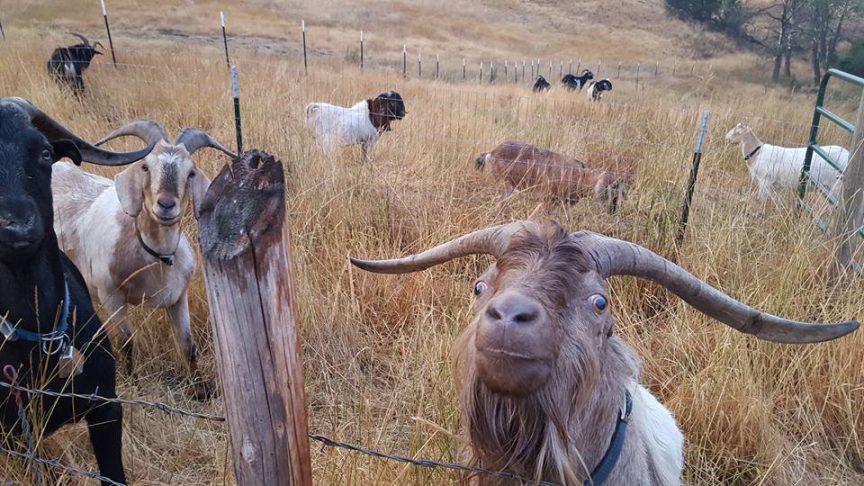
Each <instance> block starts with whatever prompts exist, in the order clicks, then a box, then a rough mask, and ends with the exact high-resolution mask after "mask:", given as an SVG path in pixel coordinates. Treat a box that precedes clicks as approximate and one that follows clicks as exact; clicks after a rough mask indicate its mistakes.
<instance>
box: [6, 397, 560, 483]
mask: <svg viewBox="0 0 864 486" xmlns="http://www.w3.org/2000/svg"><path fill="white" fill-rule="evenodd" d="M0 387H3V388H7V389H10V390H13V391H15V392H23V393H26V394H28V395H31V396H47V397H52V398H72V399H83V400H90V401H96V402H103V403H119V404H121V405H134V406H140V407H143V408H149V409H153V410H158V411H160V412H164V413H167V414H169V415H181V416H186V417H190V418H194V419H199V420H209V421H214V422H222V423H225V422H226V419H225V417H224V416H219V415H210V414H205V413H199V412H191V411H188V410H183V409H180V408H177V407H173V406H171V405H168V404H166V403H162V402H155V401H150V400H133V399H126V398H109V397H103V396H99V395H97V394H95V393H93V394H80V393H62V392H54V391H50V390H42V389H34V388H28V387H25V386H21V385H15V384H13V383H8V382H4V381H0ZM309 438H310V439H312V440H314V441H317V442H320V443H321V444H322V446H324V447H331V448H336V449H343V450H347V451H352V452H357V453H360V454H363V455H366V456H370V457H375V458H378V459H384V460H390V461H395V462H401V463H404V464H410V465H413V466H417V467H424V468H427V469H448V470H451V471H459V472H466V473H471V474H483V475H486V476H490V477H496V478H499V479H507V480H511V481H518V482H522V483H529V482H533V480H532V479H529V478H524V477H522V476H519V475H517V474H514V473H510V472H507V471H496V470H492V469H485V468H481V467H475V466H468V465H465V464H459V463H451V462H442V461H435V460H432V459H413V458H410V457H408V456H403V455H400V454H393V453H386V452H381V451H378V450H375V449H370V448H367V447H363V446H359V445H356V444H351V443H348V442H343V441H338V440H335V439H331V438H330V437H327V436H325V435H321V434H309ZM0 453H2V454H6V455H8V456H12V457H15V458H18V459H22V460H25V461H30V462H34V463H37V464H40V465H43V466H48V467H51V468H54V469H60V470H63V471H65V472H67V473H69V474H74V475H78V476H82V477H86V478H90V479H96V480H99V481H103V482H106V483H108V484H111V485H118V486H123V485H122V484H120V483H117V482H115V481H112V480H111V479H108V478H105V477H103V476H100V475H99V474H97V473H95V472H92V471H87V470H84V469H80V468H77V467H74V466H71V465H68V464H64V463H62V462H61V461H60V460H58V459H42V458H40V457H37V456H36V453H35V451H30V452H29V453H23V452H18V451H14V450H11V449H7V448H5V447H3V446H2V444H0ZM536 484H540V485H544V486H558V485H557V484H556V483H552V482H548V481H540V482H538V483H536Z"/></svg>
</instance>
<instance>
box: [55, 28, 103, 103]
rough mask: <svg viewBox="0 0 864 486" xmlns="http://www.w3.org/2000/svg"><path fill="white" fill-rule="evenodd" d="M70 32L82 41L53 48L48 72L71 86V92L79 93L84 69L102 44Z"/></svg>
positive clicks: (82, 89) (81, 90)
mask: <svg viewBox="0 0 864 486" xmlns="http://www.w3.org/2000/svg"><path fill="white" fill-rule="evenodd" d="M71 34H72V35H74V36H75V37H78V38H79V39H81V41H82V43H81V44H75V45H73V46H68V47H58V48H56V49H54V52H53V53H52V54H51V59H49V60H48V72H49V73H50V74H51V75H52V76H53V77H54V79H55V80H57V82H58V83H61V84H65V85H67V86H69V87H70V88H72V91H73V92H75V93H76V94H80V93H82V92H83V91H84V77H83V74H84V70H85V69H87V68H88V67H90V61H92V60H93V56H95V55H97V54H99V55H101V54H102V53H101V52H99V51H98V50H97V47H102V44H100V43H99V42H96V43H95V44H90V41H89V40H87V38H86V37H84V36H83V35H81V34H78V33H76V32H71Z"/></svg>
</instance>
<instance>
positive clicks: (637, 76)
mask: <svg viewBox="0 0 864 486" xmlns="http://www.w3.org/2000/svg"><path fill="white" fill-rule="evenodd" d="M640 69H642V63H641V62H637V63H636V87H637V88H638V87H639V70H640Z"/></svg>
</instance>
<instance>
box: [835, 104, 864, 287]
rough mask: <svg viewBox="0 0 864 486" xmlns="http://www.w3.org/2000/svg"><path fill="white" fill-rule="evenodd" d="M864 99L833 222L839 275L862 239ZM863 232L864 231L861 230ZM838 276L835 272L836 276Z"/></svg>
mask: <svg viewBox="0 0 864 486" xmlns="http://www.w3.org/2000/svg"><path fill="white" fill-rule="evenodd" d="M862 145H864V97H862V98H861V101H860V103H859V106H858V119H857V121H856V122H855V133H854V134H853V136H852V146H851V147H849V149H850V152H852V156H851V157H850V158H849V163H848V164H847V166H846V171H845V172H844V173H843V194H842V195H841V197H840V201H838V203H837V210H836V211H835V214H836V215H837V217H836V219H835V220H834V223H833V226H834V228H833V229H834V231H833V234H834V235H836V236H837V238H838V240H839V246H838V247H837V253H836V263H837V268H836V269H835V270H836V271H838V272H842V271H843V270H845V269H846V268H849V267H850V266H851V265H852V262H853V257H854V256H855V254H856V250H857V249H859V248H860V245H861V238H860V237H859V235H858V231H859V230H862V229H861V225H862V224H864V221H862V219H864V147H862ZM862 231H864V230H862ZM835 273H836V272H835Z"/></svg>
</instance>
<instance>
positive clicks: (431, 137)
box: [0, 31, 864, 485]
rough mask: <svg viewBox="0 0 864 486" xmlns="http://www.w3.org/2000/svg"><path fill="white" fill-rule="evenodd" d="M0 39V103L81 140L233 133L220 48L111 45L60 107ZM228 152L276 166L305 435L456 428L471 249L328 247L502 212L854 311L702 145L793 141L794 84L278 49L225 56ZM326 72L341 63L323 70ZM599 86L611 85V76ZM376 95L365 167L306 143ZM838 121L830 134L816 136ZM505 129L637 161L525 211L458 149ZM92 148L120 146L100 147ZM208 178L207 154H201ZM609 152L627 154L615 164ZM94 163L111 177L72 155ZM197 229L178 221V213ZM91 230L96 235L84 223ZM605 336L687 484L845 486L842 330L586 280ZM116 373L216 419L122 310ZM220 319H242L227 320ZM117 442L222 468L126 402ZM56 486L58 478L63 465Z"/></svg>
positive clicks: (365, 471)
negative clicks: (832, 338)
mask: <svg viewBox="0 0 864 486" xmlns="http://www.w3.org/2000/svg"><path fill="white" fill-rule="evenodd" d="M14 33H15V34H16V35H15V36H10V38H12V39H15V40H12V41H10V42H9V44H8V45H9V47H10V48H5V46H4V48H3V49H2V50H0V66H2V69H0V95H2V96H7V95H17V96H24V97H27V98H29V99H31V100H32V101H33V102H35V103H36V104H37V105H38V106H40V107H41V108H42V109H43V110H45V111H46V112H48V113H50V114H51V115H53V116H54V117H56V118H57V119H58V120H60V121H62V122H64V123H65V124H66V125H67V126H69V127H71V128H72V129H74V130H75V131H76V132H77V133H79V134H80V135H82V136H85V137H86V138H88V139H95V138H97V137H99V136H101V135H103V134H105V133H107V132H108V131H109V130H111V129H113V128H116V127H117V126H118V125H120V124H121V123H124V122H126V121H129V120H133V119H136V118H152V119H155V120H158V121H159V122H161V123H162V124H163V125H165V127H166V128H167V129H168V130H169V131H170V132H171V133H173V134H176V133H178V132H179V130H180V129H181V128H182V127H185V126H196V127H199V128H203V129H205V130H208V131H209V132H210V133H211V134H213V135H214V136H215V137H216V138H218V139H220V140H222V141H223V142H231V141H232V140H233V124H232V112H231V102H230V99H229V97H228V96H229V95H228V93H229V86H228V76H227V73H226V71H225V67H224V64H223V63H222V60H221V58H219V57H218V54H217V55H213V56H205V58H204V59H203V60H202V59H201V58H200V56H199V53H198V52H197V51H196V50H194V49H188V50H187V51H186V52H180V53H178V54H177V55H174V56H172V57H170V58H167V59H166V58H164V57H162V56H159V55H154V54H147V53H144V54H129V53H127V54H126V55H124V58H125V59H126V62H128V63H130V64H141V65H150V66H153V67H152V68H144V67H134V66H125V67H121V68H118V69H114V68H112V67H111V66H110V65H108V64H106V63H105V62H104V61H103V60H100V62H99V64H97V65H95V66H94V67H93V68H92V69H91V71H90V72H88V73H87V83H88V85H89V86H90V93H89V94H88V96H87V97H86V98H85V99H84V100H83V101H82V102H78V101H75V100H74V99H71V98H70V97H69V96H68V95H67V94H66V93H64V92H62V91H60V90H59V89H58V88H57V87H56V86H55V85H54V84H53V83H52V82H51V81H50V80H49V79H48V77H47V75H46V73H45V68H44V60H45V59H46V58H47V54H46V53H47V52H50V47H51V44H50V43H49V42H46V41H44V40H42V39H40V38H39V37H37V35H36V34H33V33H29V32H26V31H17V32H14ZM238 62H239V63H240V69H241V83H242V86H241V93H242V107H243V114H244V117H243V123H244V135H245V144H246V146H247V147H256V148H263V149H266V150H268V151H270V152H272V153H274V154H276V155H278V156H279V157H280V158H281V159H282V161H283V162H284V164H285V165H286V167H287V168H288V171H287V177H288V179H289V180H288V185H289V188H290V192H289V197H288V203H287V208H286V210H287V214H288V221H289V222H290V225H291V234H292V244H293V247H294V255H295V257H296V259H297V261H296V262H295V268H296V273H295V278H296V284H297V289H298V303H299V307H300V314H301V321H300V322H301V329H300V335H301V337H302V340H303V351H304V365H305V374H306V386H307V391H308V397H309V420H310V429H311V431H313V432H315V433H322V434H325V435H328V436H331V437H333V438H337V439H340V440H346V441H349V442H354V443H357V444H362V445H364V446H368V447H373V448H379V449H382V450H385V451H394V452H399V453H402V454H406V455H409V456H416V457H423V458H432V459H438V460H444V461H453V460H456V456H455V453H456V451H457V449H458V448H460V447H461V446H462V445H464V443H463V439H462V438H460V437H459V436H458V435H457V431H459V430H460V428H459V415H458V411H457V407H456V396H455V394H454V393H453V385H452V382H451V377H450V364H449V363H450V359H449V350H450V346H451V344H452V343H453V341H454V338H455V336H456V335H457V334H458V333H459V331H460V329H461V328H462V326H463V325H464V324H465V323H466V322H467V320H468V318H469V316H468V305H469V302H470V298H471V294H470V282H471V280H472V278H473V277H474V276H475V275H477V274H478V272H479V271H481V270H482V268H483V266H484V265H485V264H486V263H487V262H486V260H485V259H481V258H470V259H462V260H459V261H456V262H452V263H449V264H447V265H443V266H441V267H437V268H435V269H432V270H429V271H426V272H422V273H418V274H411V275H406V276H398V277H397V276H380V275H370V274H365V273H362V272H359V271H357V270H356V269H354V268H352V267H351V266H349V264H348V256H349V255H358V256H363V257H384V256H394V255H402V254H405V253H407V252H411V251H416V250H420V249H423V248H425V247H428V246H430V245H433V244H436V243H439V242H441V241H444V240H446V239H448V238H451V237H453V236H454V235H458V234H461V233H465V232H468V231H471V230H474V229H477V228H480V227H484V226H487V225H491V224H495V223H501V222H506V221H511V220H514V219H521V218H535V219H544V218H551V219H555V220H558V221H559V222H561V223H562V224H564V225H565V226H566V227H568V228H570V229H571V230H577V229H588V230H594V231H599V232H603V233H606V234H609V235H611V236H615V237H619V238H625V239H629V240H631V241H634V242H638V243H640V244H642V245H644V246H647V247H649V248H651V249H653V250H655V251H657V252H658V253H660V254H663V255H666V256H668V257H675V258H677V259H678V261H679V262H680V263H681V265H682V266H684V267H685V268H687V269H689V270H690V271H691V272H693V273H694V274H695V275H697V276H699V277H700V278H703V279H705V280H706V281H708V282H710V283H712V284H714V285H716V286H717V287H719V288H720V289H723V290H724V291H726V292H728V293H730V294H731V295H733V296H734V297H736V298H739V299H741V300H743V301H744V302H747V303H749V304H751V305H754V306H757V307H759V308H761V309H764V310H766V311H768V312H772V313H775V314H779V315H783V316H788V317H791V318H798V319H806V320H816V321H838V320H845V319H848V318H851V317H858V318H861V317H862V314H864V312H862V310H864V284H862V280H861V279H860V277H854V278H851V279H849V280H848V281H847V282H846V283H844V284H843V285H838V286H833V285H831V284H829V282H828V280H827V278H826V276H825V275H826V273H825V269H826V262H827V258H828V255H829V254H830V249H831V244H832V242H831V241H829V240H827V239H826V238H825V237H824V236H823V235H822V234H821V233H819V232H818V230H816V229H814V227H813V225H812V224H811V223H810V222H809V221H808V220H807V219H806V218H803V217H800V216H799V215H798V213H797V212H796V211H795V210H794V205H793V204H792V203H791V200H787V201H786V202H787V203H789V204H786V205H785V206H782V207H779V208H770V209H769V210H768V211H767V212H766V213H765V214H764V215H761V216H760V215H758V214H757V213H758V209H759V208H758V207H757V206H756V205H755V204H754V203H753V202H752V193H751V188H750V181H749V176H748V174H747V171H746V168H745V166H744V164H743V162H742V161H741V160H740V156H739V153H738V151H737V149H735V148H732V147H729V146H727V145H726V144H725V142H724V141H723V139H722V135H723V133H725V131H726V130H728V128H730V127H731V126H732V125H734V123H737V122H739V121H745V122H749V123H750V124H751V125H753V126H754V127H758V128H757V130H758V133H759V134H760V136H762V137H763V138H764V139H765V140H766V141H773V142H775V143H785V144H789V145H792V144H800V143H802V142H803V141H805V140H806V137H807V132H808V124H809V119H810V112H811V109H812V108H811V103H812V100H811V97H810V96H808V95H802V94H792V93H788V92H781V91H773V90H772V91H766V90H764V89H763V88H761V87H758V86H754V85H748V84H744V83H734V82H731V81H726V85H725V86H722V85H720V84H719V83H716V82H715V81H716V79H715V78H687V79H668V80H667V81H666V82H663V83H654V84H647V85H643V86H641V87H640V88H639V89H638V90H637V89H635V88H634V86H633V85H632V83H628V82H621V83H616V85H615V91H613V92H612V94H611V95H610V96H608V97H607V99H605V100H604V102H603V103H599V104H589V103H588V102H587V101H586V100H585V99H584V96H582V95H579V94H573V93H566V92H563V91H562V90H560V89H554V90H553V91H552V92H550V93H548V94H546V95H542V96H537V95H533V94H532V93H530V91H529V89H528V87H527V86H522V85H519V86H516V85H510V84H505V85H499V86H495V87H489V86H482V87H481V86H476V85H475V84H473V83H471V84H445V83H441V82H435V81H417V80H403V79H401V77H398V76H396V75H394V74H393V73H387V72H372V71H367V72H363V73H361V72H358V71H356V70H353V69H345V68H343V67H341V66H338V65H333V66H328V67H327V68H326V69H324V68H316V69H314V70H313V71H312V72H310V74H309V76H308V77H306V76H303V75H302V73H301V72H299V71H298V69H297V66H296V64H295V63H292V62H285V61H284V60H280V59H278V58H272V57H263V56H254V55H252V54H245V55H240V56H238ZM334 73H340V74H339V75H334ZM613 81H614V80H613ZM386 89H395V90H397V91H398V92H400V93H401V94H402V95H403V97H404V98H405V100H406V104H407V109H408V112H409V114H408V116H407V117H406V118H405V120H403V121H401V122H398V123H395V124H394V131H393V132H392V133H387V134H385V135H384V136H383V137H382V140H381V142H380V143H379V145H378V147H377V152H376V160H375V161H374V162H372V163H361V162H360V161H359V153H358V152H357V150H349V149H346V150H344V151H342V152H340V153H339V156H337V157H335V158H334V159H332V160H328V159H325V158H324V157H322V155H321V152H320V150H319V149H318V147H317V146H316V145H315V143H314V141H313V140H312V138H311V136H310V134H309V133H307V131H306V130H305V129H304V127H303V124H302V117H303V114H302V113H303V106H304V105H305V104H306V103H307V102H309V101H313V100H317V101H330V102H334V103H340V104H349V103H351V102H354V101H356V100H359V99H362V98H366V97H369V96H371V95H374V94H377V93H379V92H381V91H384V90H386ZM703 109H708V110H710V111H711V112H712V114H713V118H712V123H711V130H710V134H709V138H708V143H707V147H706V154H705V157H704V159H703V163H702V170H701V173H700V175H699V184H698V187H697V190H696V197H695V206H694V207H693V210H692V212H691V223H690V226H689V229H688V234H687V240H686V242H685V243H684V245H683V246H682V247H681V248H677V249H676V248H675V246H674V243H673V239H674V234H675V229H676V228H675V225H676V222H677V218H678V215H679V211H680V205H681V197H682V194H683V191H684V187H685V183H686V179H687V175H688V173H689V170H690V164H689V162H690V158H691V153H692V144H693V140H694V137H695V129H696V124H697V120H698V118H699V114H700V111H701V110H703ZM838 137H839V135H838ZM504 138H519V139H522V140H524V141H527V142H531V143H536V144H540V145H544V146H547V147H549V148H551V149H554V150H560V151H563V152H566V153H568V154H571V155H574V156H577V157H580V158H583V159H585V160H586V161H588V162H589V163H592V162H593V163H596V164H603V165H607V166H614V165H615V164H619V163H629V162H631V161H632V160H633V159H635V160H636V164H635V170H636V177H635V184H634V187H633V188H632V191H631V195H630V197H629V199H628V200H627V201H626V202H625V203H624V204H623V206H622V207H621V210H620V212H619V213H617V214H615V215H612V216H610V215H608V214H606V213H605V212H604V210H603V208H602V206H601V205H599V204H597V203H595V202H593V201H589V200H586V201H583V202H580V203H579V204H577V205H574V206H567V205H561V204H556V203H554V202H553V203H544V202H542V201H538V200H536V199H535V198H532V197H529V196H527V195H517V196H515V197H504V196H503V195H502V192H501V188H500V187H498V186H497V185H496V184H494V183H493V182H492V181H489V180H488V179H487V178H485V177H484V175H483V174H480V173H477V172H475V170H474V168H473V159H474V157H475V156H476V155H477V153H479V152H481V151H486V150H488V149H489V148H490V147H492V146H494V145H495V144H496V143H497V142H498V141H500V140H502V139H504ZM112 146H113V147H115V148H124V147H125V148H129V147H132V146H133V143H132V142H129V145H125V146H124V145H123V144H122V143H118V144H117V145H112ZM198 157H199V158H198V164H199V166H200V167H201V168H202V170H203V171H204V172H206V173H208V174H209V175H210V176H211V177H212V176H214V175H215V174H216V172H217V171H218V170H219V169H220V167H221V166H222V165H223V164H224V162H225V161H224V160H223V159H222V158H220V156H219V155H218V154H214V153H210V152H206V151H203V152H202V153H201V155H200V156H198ZM623 159H626V160H623ZM86 169H87V170H95V171H98V172H102V173H110V171H103V170H101V169H94V168H93V167H86ZM184 226H185V229H186V230H187V232H188V234H189V236H190V237H191V238H193V239H194V238H196V231H195V224H194V221H193V220H192V219H191V218H189V219H188V220H187V221H185V222H184ZM94 233H98V229H94ZM609 285H610V288H611V291H612V303H613V313H614V315H615V317H616V318H617V320H618V323H619V327H618V329H619V332H620V333H621V334H622V335H623V336H624V337H625V338H626V339H627V341H628V342H630V343H631V344H632V346H633V347H634V348H635V349H636V350H637V351H638V352H639V354H640V355H641V357H642V359H643V363H644V372H643V379H644V382H645V383H646V384H647V386H648V387H650V389H651V390H652V391H653V392H654V393H655V394H656V395H657V396H658V397H659V398H660V400H661V401H662V402H663V403H665V404H666V405H667V406H668V407H669V408H670V409H671V410H672V411H673V413H674V415H675V416H676V418H677V419H678V421H679V423H680V425H681V427H682V429H683V430H684V433H685V435H686V437H687V445H686V463H687V467H686V471H685V474H686V478H687V480H688V482H689V483H691V484H706V485H710V484H742V485H744V484H776V485H786V484H860V483H861V482H862V481H864V476H862V475H861V471H862V468H864V443H862V436H864V435H862V434H864V418H862V411H861V410H862V408H861V403H862V401H864V386H862V385H864V347H862V344H864V337H862V334H861V333H860V332H859V333H857V334H856V335H853V336H851V337H848V338H845V339H841V340H839V341H836V342H831V343H826V344H820V345H813V346H780V345H776V344H770V343H763V342H758V341H756V340H754V339H752V338H749V337H746V336H743V335H740V334H737V333H736V332H734V331H732V330H730V329H728V328H726V327H724V326H722V325H720V324H718V323H716V322H712V321H710V320H708V319H706V318H705V317H703V316H701V315H700V314H698V313H697V312H695V311H693V310H692V309H690V308H689V307H687V306H686V305H685V304H683V303H682V302H681V301H679V300H677V299H676V298H674V297H671V296H670V295H669V294H668V293H667V292H665V291H663V290H662V289H659V288H657V287H656V286H655V285H653V284H650V283H646V282H643V281H638V280H635V279H631V278H620V279H614V280H612V281H610V282H609ZM191 308H192V315H193V325H194V332H195V334H196V338H197V339H198V342H199V343H200V345H201V359H200V362H201V367H202V369H203V371H204V373H205V374H206V375H208V376H209V377H210V378H212V379H214V380H215V379H216V376H215V371H214V370H215V367H214V362H213V360H214V357H213V349H212V342H211V333H210V328H209V326H208V323H207V316H208V311H207V304H206V297H205V292H204V290H203V287H202V282H201V279H200V276H199V278H197V279H196V280H195V282H194V284H193V289H192V292H191ZM132 320H133V322H134V323H135V328H136V335H135V340H136V351H137V356H138V367H137V370H138V376H136V377H134V378H133V377H129V376H125V375H124V374H123V373H121V374H120V376H119V377H118V380H119V393H120V395H121V396H124V397H134V398H146V399H151V400H158V401H162V402H166V403H169V404H172V405H176V406H178V407H182V408H187V409H192V410H197V411H202V412H206V413H213V414H220V413H222V406H221V403H220V401H219V399H218V398H217V399H214V400H212V401H211V402H208V403H196V402H194V401H192V400H190V399H189V398H188V397H189V390H188V388H187V387H186V385H185V384H184V383H182V381H181V380H180V379H179V376H180V375H181V373H180V372H179V371H178V370H179V369H180V366H181V364H180V360H179V358H178V356H177V355H176V353H175V351H174V349H173V344H172V340H171V337H170V330H169V327H168V324H167V322H166V318H165V316H164V315H163V314H162V313H161V312H156V311H152V310H147V309H136V310H135V311H134V312H133V313H132ZM238 325H242V323H238ZM125 413H126V421H125V425H124V457H125V462H126V469H127V474H128V476H129V478H130V480H131V481H133V483H135V484H184V485H197V484H202V485H203V484H224V483H231V479H230V478H231V473H230V470H231V468H230V464H228V462H227V461H228V457H229V454H228V444H227V437H226V433H225V429H224V428H223V426H222V425H221V424H218V423H210V422H203V421H197V420H193V419H187V418H181V417H176V416H166V415H164V414H162V413H160V412H155V411H150V410H143V409H137V408H131V407H127V408H126V409H125ZM41 445H42V446H43V448H44V451H45V454H47V455H50V456H52V457H60V458H62V459H63V460H64V461H67V462H70V463H73V464H76V465H78V466H80V467H91V468H92V467H94V461H93V458H92V454H91V452H90V449H89V445H88V444H87V441H86V429H85V428H84V427H83V426H81V425H78V426H71V427H67V428H65V429H64V430H62V431H61V432H60V433H58V434H56V435H55V436H54V437H53V438H50V439H46V440H44V441H42V442H41ZM313 461H314V474H315V478H316V480H317V482H318V483H319V484H451V483H456V482H458V477H456V476H455V475H454V474H452V473H449V472H447V471H437V470H427V469H419V468H414V467H410V466H405V465H402V464H398V463H393V462H386V461H381V460H377V459H371V458H368V457H364V456H361V455H357V454H352V453H346V452H342V451H338V450H333V449H322V448H320V447H318V445H317V444H313ZM0 468H2V469H0V470H2V471H4V474H3V475H2V476H4V477H5V478H8V479H11V480H14V481H18V482H20V483H22V484H28V483H29V481H30V480H31V478H30V476H29V474H30V472H29V470H28V469H27V468H26V467H23V466H22V465H21V464H20V463H18V462H15V461H4V460H3V459H0ZM60 481H61V482H63V484H67V483H70V484H75V483H74V481H75V480H74V478H71V477H68V476H62V477H61V478H60Z"/></svg>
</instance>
